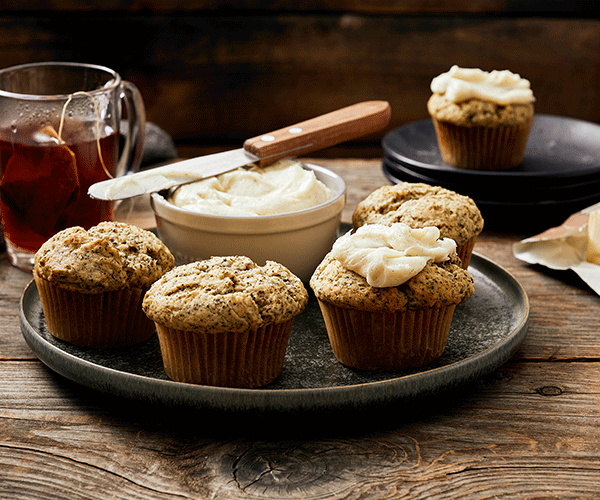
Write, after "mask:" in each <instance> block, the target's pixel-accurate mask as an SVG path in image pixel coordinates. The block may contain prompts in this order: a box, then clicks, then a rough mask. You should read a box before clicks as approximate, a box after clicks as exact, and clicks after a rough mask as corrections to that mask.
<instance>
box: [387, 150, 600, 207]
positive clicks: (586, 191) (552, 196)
mask: <svg viewBox="0 0 600 500" xmlns="http://www.w3.org/2000/svg"><path fill="white" fill-rule="evenodd" d="M383 162H384V165H385V168H386V169H388V170H390V171H392V172H395V173H396V174H397V175H398V176H399V177H403V176H404V177H410V178H411V179H412V180H411V181H410V182H424V183H426V184H431V185H440V186H443V187H445V188H447V189H451V190H452V191H456V192H457V193H461V194H464V195H467V196H470V197H471V198H478V199H480V200H486V201H488V202H500V203H522V204H523V203H525V204H532V203H555V202H565V201H566V202H569V201H571V200H575V199H582V198H587V197H597V196H598V195H599V193H600V177H599V178H598V179H594V180H587V181H585V182H581V183H576V184H568V183H566V182H565V183H564V184H563V185H561V186H556V187H548V186H544V187H540V186H536V187H533V186H527V185H522V183H520V182H514V181H513V183H512V184H513V185H512V186H511V187H510V189H506V188H504V189H502V188H498V185H497V184H498V183H496V182H492V181H489V182H488V181H486V182H482V181H473V182H461V180H460V178H459V177H458V176H455V177H446V176H441V178H438V177H436V176H430V175H427V174H428V172H424V171H423V170H420V169H415V168H413V167H412V166H411V165H408V164H405V163H400V162H397V161H395V160H394V159H392V158H390V157H389V156H384V158H383ZM384 170H385V169H384Z"/></svg>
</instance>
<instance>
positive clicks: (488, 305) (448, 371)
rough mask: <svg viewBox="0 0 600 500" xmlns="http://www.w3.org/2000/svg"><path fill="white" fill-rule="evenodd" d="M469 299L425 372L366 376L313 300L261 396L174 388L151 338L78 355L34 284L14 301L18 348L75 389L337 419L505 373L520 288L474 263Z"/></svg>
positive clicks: (521, 319)
mask: <svg viewBox="0 0 600 500" xmlns="http://www.w3.org/2000/svg"><path fill="white" fill-rule="evenodd" d="M469 270H470V272H471V273H472V274H473V276H474V278H475V284H476V292H475V294H474V295H473V296H472V297H471V298H470V299H469V300H468V301H466V302H465V303H464V304H461V305H459V306H458V307H457V309H456V312H455V315H454V318H453V323H452V328H451V331H450V336H449V339H448V344H447V347H446V350H445V351H444V354H443V355H442V356H441V358H439V359H438V360H437V361H436V362H435V363H432V364H430V365H428V366H426V367H423V368H419V369H413V370H407V371H402V372H394V373H369V372H363V371H358V370H353V369H350V368H347V367H345V366H343V365H342V364H340V363H339V362H338V361H337V360H336V359H335V357H334V356H333V353H332V351H331V348H330V346H329V342H328V339H327V333H326V331H325V326H324V323H323V320H322V317H321V313H320V311H319V308H318V305H317V304H316V301H315V299H314V297H313V298H311V301H310V302H309V305H308V307H307V309H306V310H305V311H304V312H303V313H302V314H301V315H300V316H299V317H298V318H297V319H296V322H295V324H294V329H293V331H292V335H291V337H290V343H289V346H288V351H287V354H286V360H285V364H284V368H283V373H282V374H281V376H280V377H279V378H278V379H277V380H276V381H275V382H273V383H272V384H270V385H269V386H266V387H264V388H261V389H232V388H219V387H207V386H199V385H191V384H182V383H178V382H173V381H171V380H169V379H168V378H167V376H166V375H165V373H164V370H163V367H162V361H161V357H160V349H159V345H158V340H157V338H156V336H154V338H152V339H150V340H149V341H147V342H145V343H143V344H141V345H138V346H135V347H130V348H127V349H115V350H110V349H82V348H78V347H75V346H72V345H69V344H67V343H64V342H61V341H59V340H57V339H55V338H54V337H52V336H51V335H50V334H49V333H48V330H47V328H46V324H45V321H44V315H43V312H42V307H41V303H40V299H39V295H38V292H37V288H36V286H35V283H33V282H32V283H30V284H29V285H28V286H27V288H26V289H25V291H24V293H23V296H22V298H21V309H20V320H21V330H22V332H23V336H24V337H25V340H26V341H27V343H28V344H29V345H30V347H31V348H32V349H33V351H34V352H35V353H36V355H37V356H38V357H39V358H40V359H41V361H42V362H44V363H45V364H46V365H47V366H48V367H50V368H51V369H52V370H54V371H55V372H57V373H59V374H61V375H63V376H64V377H66V378H68V379H70V380H73V381H75V382H77V383H80V384H82V385H84V386H87V387H90V388H93V389H96V390H99V391H103V392H109V393H111V394H115V395H120V396H124V397H126V398H130V399H136V400H144V401H148V402H156V403H159V404H164V405H168V406H185V407H193V408H199V409H203V408H204V409H227V410H300V409H340V408H344V407H346V406H353V407H356V406H363V405H370V404H379V403H386V402H390V401H393V400H398V399H402V398H412V397H419V396H425V395H430V394H433V393H436V392H439V391H442V390H444V389H448V388H450V387H453V386H457V385H459V384H463V383H466V382H469V381H472V380H474V379H476V378H478V377H480V376H482V375H484V374H486V373H489V372H491V371H493V370H494V369H496V368H497V367H499V366H500V365H502V364H503V363H505V362H506V361H507V360H508V359H509V358H510V357H511V356H512V355H513V354H514V352H515V351H516V350H517V348H518V346H519V345H520V344H521V342H522V340H523V338H524V337H525V334H526V331H527V324H528V318H529V301H528V298H527V295H526V293H525V291H524V290H523V288H522V287H521V285H520V284H519V283H518V282H517V281H516V280H515V279H514V278H513V277H512V276H511V275H510V274H509V273H508V272H506V271H505V270H504V269H502V268H501V267H499V266H498V265H497V264H495V263H493V262H492V261H490V260H488V259H486V258H484V257H481V256H479V255H477V254H474V255H473V257H472V260H471V267H470V269H469Z"/></svg>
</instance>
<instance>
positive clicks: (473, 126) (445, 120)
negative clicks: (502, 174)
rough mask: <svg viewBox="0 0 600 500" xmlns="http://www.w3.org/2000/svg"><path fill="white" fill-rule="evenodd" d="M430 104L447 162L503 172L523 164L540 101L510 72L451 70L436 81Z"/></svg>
mask: <svg viewBox="0 0 600 500" xmlns="http://www.w3.org/2000/svg"><path fill="white" fill-rule="evenodd" d="M431 91H432V93H433V94H432V96H431V97H430V98H429V101H428V102H427V110H428V112H429V114H430V115H431V118H432V121H433V124H434V127H435V131H436V136H437V141H438V145H439V148H440V153H441V155H442V159H443V160H444V161H445V162H446V163H449V164H451V165H454V166H456V167H459V168H465V169H477V170H504V169H509V168H514V167H517V166H518V165H519V164H520V163H521V161H522V160H523V155H524V152H525V146H526V145H527V139H528V137H529V131H530V130H531V125H532V123H533V117H534V106H533V103H534V102H535V98H534V96H533V92H532V90H531V88H530V83H529V81H528V80H526V79H524V78H521V77H520V76H519V75H518V74H516V73H511V72H510V71H508V70H504V71H492V72H489V73H488V72H486V71H482V70H480V69H476V68H459V67H458V66H452V68H450V71H448V72H447V73H443V74H441V75H439V76H437V77H435V78H434V79H433V80H432V82H431Z"/></svg>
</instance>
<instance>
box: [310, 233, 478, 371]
mask: <svg viewBox="0 0 600 500" xmlns="http://www.w3.org/2000/svg"><path fill="white" fill-rule="evenodd" d="M438 238H439V230H437V228H433V227H431V228H423V229H416V230H413V229H410V228H409V227H408V226H406V225H404V224H401V223H398V224H394V225H393V226H383V225H380V224H372V225H366V226H362V227H360V228H359V229H358V230H357V231H355V232H353V233H348V234H347V235H344V236H342V237H341V238H340V239H338V241H337V242H336V243H335V244H334V247H333V248H332V251H331V252H330V254H328V255H327V257H325V259H324V260H323V262H322V263H321V264H320V265H319V267H318V268H317V269H316V271H315V273H314V274H313V276H312V278H311V280H310V286H311V288H312V289H313V291H314V292H315V296H316V297H317V300H318V302H319V306H320V308H321V311H322V313H323V318H324V320H325V325H326V328H327V333H328V336H329V340H330V343H331V347H332V349H333V352H334V354H335V356H336V358H337V359H338V360H339V361H340V362H341V363H343V364H345V365H347V366H350V367H353V368H357V369H363V370H372V371H395V370H400V369H405V368H411V367H418V366H422V365H425V364H427V363H430V362H432V361H434V360H435V359H437V358H438V357H439V356H441V354H442V353H443V351H444V349H445V346H446V342H447V339H448V333H449V331H450V325H451V322H452V317H453V315H454V310H455V308H456V306H457V305H458V304H460V303H461V302H464V301H465V300H467V299H468V298H469V297H471V296H472V295H473V293H474V291H475V284H474V281H473V277H472V276H471V275H470V274H469V273H468V272H467V271H466V270H464V269H463V268H462V267H461V266H460V260H459V259H458V257H457V256H456V253H455V244H454V242H453V241H452V240H450V239H444V240H442V241H439V239H438ZM344 240H345V241H344ZM352 240H354V241H352Z"/></svg>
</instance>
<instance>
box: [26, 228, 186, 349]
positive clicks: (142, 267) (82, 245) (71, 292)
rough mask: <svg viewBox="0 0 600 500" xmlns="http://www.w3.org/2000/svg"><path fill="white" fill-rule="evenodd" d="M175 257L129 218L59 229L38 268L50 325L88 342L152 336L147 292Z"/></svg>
mask: <svg viewBox="0 0 600 500" xmlns="http://www.w3.org/2000/svg"><path fill="white" fill-rule="evenodd" d="M174 261H175V259H174V258H173V255H172V254H171V252H170V251H169V250H168V249H167V247H166V246H165V245H164V244H163V243H162V241H160V240H159V239H158V238H157V237H156V236H155V235H154V234H152V233H151V232H149V231H146V230H143V229H140V228H139V227H136V226H133V225H129V224H125V223H120V222H102V223H100V224H98V225H97V226H94V227H92V228H90V229H89V230H87V231H86V230H85V229H84V228H82V227H71V228H68V229H65V230H63V231H61V232H59V233H57V234H56V235H54V236H53V237H52V238H50V239H49V240H48V241H46V243H44V244H43V245H42V247H41V248H40V249H39V250H38V252H37V253H36V255H35V264H34V269H33V277H34V279H35V282H36V285H37V288H38V291H39V294H40V300H41V303H42V307H43V310H44V316H45V319H46V324H47V326H48V330H49V331H50V333H51V334H52V335H54V336H55V337H57V338H59V339H61V340H65V341H67V342H70V343H72V344H76V345H79V346H84V347H121V346H127V345H132V344H136V343H139V342H142V341H144V340H147V339H148V338H149V337H151V336H152V335H153V334H154V324H153V323H152V322H151V321H149V320H148V319H147V318H146V316H145V315H144V313H143V311H142V300H143V298H144V294H145V293H146V291H147V290H148V289H149V288H150V285H151V284H152V283H153V282H154V281H155V280H157V279H158V278H160V277H161V276H162V275H163V274H164V273H165V272H167V271H169V270H170V269H172V268H173V266H174Z"/></svg>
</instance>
